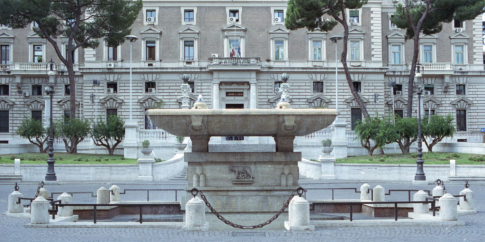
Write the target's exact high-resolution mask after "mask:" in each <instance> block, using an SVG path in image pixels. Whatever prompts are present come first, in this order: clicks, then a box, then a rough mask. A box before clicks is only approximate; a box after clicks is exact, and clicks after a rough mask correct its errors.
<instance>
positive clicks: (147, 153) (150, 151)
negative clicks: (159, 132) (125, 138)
mask: <svg viewBox="0 0 485 242" xmlns="http://www.w3.org/2000/svg"><path fill="white" fill-rule="evenodd" d="M152 150H153V149H150V148H143V149H141V153H143V154H144V155H150V154H151V153H152Z"/></svg>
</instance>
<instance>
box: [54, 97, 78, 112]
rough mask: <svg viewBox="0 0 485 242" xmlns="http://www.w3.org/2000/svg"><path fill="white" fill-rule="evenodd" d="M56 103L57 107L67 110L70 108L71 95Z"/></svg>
mask: <svg viewBox="0 0 485 242" xmlns="http://www.w3.org/2000/svg"><path fill="white" fill-rule="evenodd" d="M79 103H80V102H79V101H78V100H76V106H79ZM57 104H58V105H59V107H61V109H62V110H69V109H71V97H65V98H63V99H61V100H59V101H57Z"/></svg>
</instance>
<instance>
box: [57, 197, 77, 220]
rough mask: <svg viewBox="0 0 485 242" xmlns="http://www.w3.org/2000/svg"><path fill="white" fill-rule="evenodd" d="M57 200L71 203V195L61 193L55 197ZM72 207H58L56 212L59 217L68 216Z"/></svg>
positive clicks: (71, 211) (62, 202) (71, 212)
mask: <svg viewBox="0 0 485 242" xmlns="http://www.w3.org/2000/svg"><path fill="white" fill-rule="evenodd" d="M57 200H61V204H69V203H72V196H71V195H70V194H69V193H66V192H64V193H62V194H61V195H59V196H58V197H57ZM73 210H74V208H73V207H70V206H68V207H59V211H58V212H57V216H60V217H70V216H72V215H73Z"/></svg>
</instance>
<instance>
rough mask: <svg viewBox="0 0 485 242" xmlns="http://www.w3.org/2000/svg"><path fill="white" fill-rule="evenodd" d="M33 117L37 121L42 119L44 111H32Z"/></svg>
mask: <svg viewBox="0 0 485 242" xmlns="http://www.w3.org/2000/svg"><path fill="white" fill-rule="evenodd" d="M32 119H33V120H35V121H42V111H32Z"/></svg>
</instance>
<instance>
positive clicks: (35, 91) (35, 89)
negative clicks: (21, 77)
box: [32, 85, 42, 96]
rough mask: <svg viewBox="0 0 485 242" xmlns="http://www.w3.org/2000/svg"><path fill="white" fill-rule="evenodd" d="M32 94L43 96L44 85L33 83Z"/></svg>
mask: <svg viewBox="0 0 485 242" xmlns="http://www.w3.org/2000/svg"><path fill="white" fill-rule="evenodd" d="M32 96H42V85H32Z"/></svg>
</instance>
